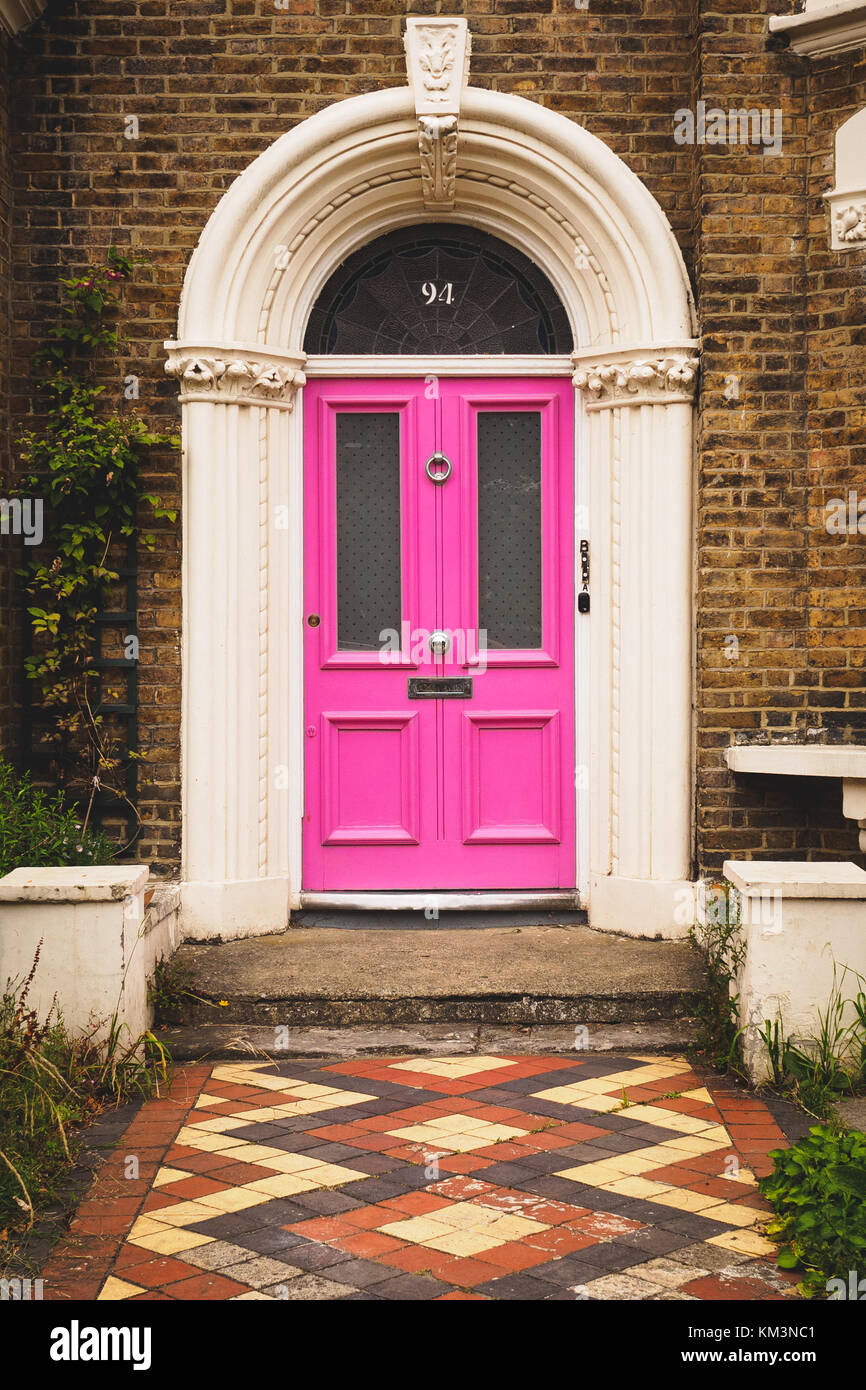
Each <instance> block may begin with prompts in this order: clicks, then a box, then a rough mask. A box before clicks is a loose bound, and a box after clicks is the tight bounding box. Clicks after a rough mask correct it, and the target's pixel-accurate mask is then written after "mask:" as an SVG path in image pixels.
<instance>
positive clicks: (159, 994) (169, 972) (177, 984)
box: [147, 956, 195, 1023]
mask: <svg viewBox="0 0 866 1390" xmlns="http://www.w3.org/2000/svg"><path fill="white" fill-rule="evenodd" d="M191 983H192V976H191V975H190V972H189V970H187V969H186V968H185V967H184V966H182V965H181V964H179V963H178V962H177V961H167V960H166V959H165V957H164V956H160V958H159V960H158V961H157V962H156V965H155V967H154V971H153V974H152V975H151V977H150V979H149V980H148V982H147V998H148V1003H149V1004H150V1005H151V1006H152V1007H153V1009H154V1012H155V1014H156V1017H157V1019H158V1020H159V1022H160V1023H182V1022H183V1019H184V1003H185V1001H186V999H187V998H194V997H195V996H194V995H191V994H190V988H189V987H190V984H191Z"/></svg>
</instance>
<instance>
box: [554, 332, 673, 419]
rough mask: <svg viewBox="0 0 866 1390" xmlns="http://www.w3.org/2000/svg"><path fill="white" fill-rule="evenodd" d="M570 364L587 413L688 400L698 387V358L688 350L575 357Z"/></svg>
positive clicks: (638, 350) (578, 355)
mask: <svg viewBox="0 0 866 1390" xmlns="http://www.w3.org/2000/svg"><path fill="white" fill-rule="evenodd" d="M690 346H692V347H693V346H694V345H693V344H692V345H690ZM572 361H573V362H574V366H575V373H574V378H573V379H574V384H575V386H576V387H577V389H578V390H579V391H583V392H584V393H585V396H586V402H587V409H588V410H592V409H602V408H604V407H608V408H610V407H612V406H624V405H657V404H661V405H666V404H671V403H673V402H677V401H690V400H691V399H692V398H693V396H694V394H695V390H696V388H697V380H698V366H699V363H698V358H697V357H696V356H695V355H694V353H693V352H692V351H689V350H688V349H685V350H682V349H680V350H677V349H673V348H672V349H671V350H670V351H669V352H664V353H653V352H652V351H651V350H649V349H640V348H635V349H633V350H631V351H628V352H622V351H620V352H617V351H616V350H614V351H612V352H611V353H610V354H609V355H607V356H599V357H597V358H589V357H584V356H581V355H580V354H575V356H574V357H573V358H572Z"/></svg>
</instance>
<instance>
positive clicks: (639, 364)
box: [574, 343, 698, 935]
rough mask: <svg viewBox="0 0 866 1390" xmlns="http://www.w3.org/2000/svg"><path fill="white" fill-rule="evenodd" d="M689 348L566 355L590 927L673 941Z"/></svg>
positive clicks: (687, 662)
mask: <svg viewBox="0 0 866 1390" xmlns="http://www.w3.org/2000/svg"><path fill="white" fill-rule="evenodd" d="M697 366H698V363H697V359H696V357H695V356H694V344H693V343H687V344H680V345H679V346H674V347H671V348H667V347H665V348H662V349H658V348H655V349H647V348H634V349H621V350H616V351H611V353H610V354H609V355H606V356H605V357H595V358H593V357H591V356H590V355H589V354H587V353H583V354H577V355H576V356H575V367H576V370H575V376H574V382H575V386H576V388H577V390H578V392H579V394H580V396H582V398H583V405H584V408H585V410H586V414H587V417H588V438H589V451H590V497H591V503H590V533H591V537H592V593H593V607H592V622H593V630H592V635H591V662H592V677H591V689H592V697H591V698H592V710H591V723H592V748H593V754H592V758H593V761H592V763H591V769H590V806H591V821H592V823H591V835H590V921H591V922H592V923H593V925H597V926H601V927H614V928H615V929H617V930H619V931H626V932H628V931H630V930H634V931H635V932H636V933H638V932H639V933H640V934H642V935H645V934H647V933H648V932H649V931H659V932H661V933H662V934H664V935H682V931H683V921H684V918H685V917H686V916H687V908H686V903H687V898H688V894H689V892H690V882H689V880H690V873H691V850H692V796H693V792H692V785H693V779H692V689H693V637H692V633H693V622H694V619H693V611H692V591H693V543H692V471H693V470H692V399H693V394H694V389H695V384H696V378H697Z"/></svg>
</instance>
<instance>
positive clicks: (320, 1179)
mask: <svg viewBox="0 0 866 1390" xmlns="http://www.w3.org/2000/svg"><path fill="white" fill-rule="evenodd" d="M290 1176H294V1174H291V1175H290ZM297 1176H298V1177H299V1178H304V1179H307V1180H308V1181H309V1182H311V1183H313V1184H314V1185H315V1186H316V1187H340V1186H342V1184H343V1183H350V1182H361V1181H362V1180H364V1179H365V1178H367V1177H368V1176H369V1175H368V1174H367V1173H359V1172H358V1170H357V1168H343V1167H342V1165H341V1164H339V1163H321V1164H319V1166H318V1167H316V1168H307V1169H305V1170H304V1172H303V1173H299V1174H298V1175H297Z"/></svg>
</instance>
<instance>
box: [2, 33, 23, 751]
mask: <svg viewBox="0 0 866 1390" xmlns="http://www.w3.org/2000/svg"><path fill="white" fill-rule="evenodd" d="M8 47H9V46H8V43H7V40H6V36H5V34H0V497H5V496H6V482H7V474H8V467H9V458H8V440H9V299H10V283H9V272H10V265H9V259H10V240H9V237H10V212H11V209H10V201H9V199H10V190H9V171H8V162H7V157H8V148H9V93H8V70H7V61H8ZM14 553H15V549H14V542H13V541H12V539H11V537H8V536H0V754H4V755H6V756H9V755H10V754H11V753H13V752H14V745H15V743H16V741H17V738H16V735H17V713H16V693H17V671H18V665H19V662H18V656H17V650H16V649H17V641H16V638H17V635H18V634H17V631H16V628H17V623H16V620H15V615H14V614H15V608H16V606H17V605H16V604H15V602H14V599H13V587H12V586H13V575H12V567H13V563H14Z"/></svg>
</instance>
